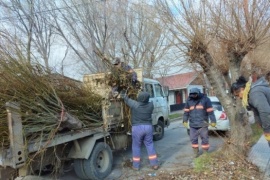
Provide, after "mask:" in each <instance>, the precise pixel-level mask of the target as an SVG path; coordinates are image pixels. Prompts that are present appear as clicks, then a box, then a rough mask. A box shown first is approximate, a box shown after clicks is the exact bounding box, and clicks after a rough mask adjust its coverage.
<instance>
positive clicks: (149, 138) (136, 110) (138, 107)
mask: <svg viewBox="0 0 270 180" xmlns="http://www.w3.org/2000/svg"><path fill="white" fill-rule="evenodd" d="M126 92H127V91H125V90H123V91H121V93H120V96H121V98H123V99H124V102H125V103H126V104H127V105H128V106H129V107H130V109H131V122H132V156H133V161H132V162H133V169H134V170H139V168H140V160H141V145H142V143H144V145H145V146H146V149H147V153H148V158H149V161H150V165H151V166H152V169H154V170H157V169H158V168H159V165H158V159H157V154H156V150H155V147H154V142H153V126H152V113H153V109H154V105H153V103H152V102H149V98H150V94H149V93H147V92H140V93H139V94H138V98H137V101H135V100H133V99H130V98H128V96H127V95H126Z"/></svg>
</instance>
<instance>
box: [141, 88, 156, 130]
mask: <svg viewBox="0 0 270 180" xmlns="http://www.w3.org/2000/svg"><path fill="white" fill-rule="evenodd" d="M144 87H145V91H146V92H148V93H149V94H150V99H149V102H153V104H154V110H153V114H152V124H153V125H156V124H157V112H158V111H157V108H156V101H155V95H154V86H153V84H150V83H145V84H144Z"/></svg>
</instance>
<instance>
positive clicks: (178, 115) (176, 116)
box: [169, 113, 182, 119]
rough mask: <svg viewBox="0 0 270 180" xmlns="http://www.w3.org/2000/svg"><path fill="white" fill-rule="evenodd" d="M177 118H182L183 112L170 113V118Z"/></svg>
mask: <svg viewBox="0 0 270 180" xmlns="http://www.w3.org/2000/svg"><path fill="white" fill-rule="evenodd" d="M176 118H182V114H180V113H175V114H169V119H176Z"/></svg>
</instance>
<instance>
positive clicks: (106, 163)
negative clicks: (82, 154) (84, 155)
mask: <svg viewBox="0 0 270 180" xmlns="http://www.w3.org/2000/svg"><path fill="white" fill-rule="evenodd" d="M112 163H113V156H112V150H111V148H110V146H109V145H107V144H106V143H104V142H99V143H97V144H96V145H95V147H94V148H93V151H92V153H91V155H90V157H89V158H88V159H86V160H84V161H83V170H84V174H85V175H86V176H87V177H88V179H95V180H99V179H104V178H105V177H107V176H108V175H109V174H110V173H111V171H112Z"/></svg>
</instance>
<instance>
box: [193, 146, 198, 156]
mask: <svg viewBox="0 0 270 180" xmlns="http://www.w3.org/2000/svg"><path fill="white" fill-rule="evenodd" d="M193 152H194V158H197V157H199V148H193Z"/></svg>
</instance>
